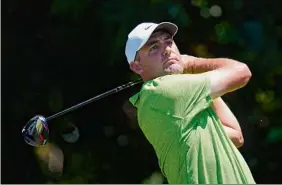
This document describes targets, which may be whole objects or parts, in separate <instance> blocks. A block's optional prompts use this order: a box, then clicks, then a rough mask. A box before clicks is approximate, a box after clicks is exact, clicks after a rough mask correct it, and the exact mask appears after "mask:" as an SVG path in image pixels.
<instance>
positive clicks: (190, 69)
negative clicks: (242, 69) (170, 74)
mask: <svg viewBox="0 0 282 185" xmlns="http://www.w3.org/2000/svg"><path fill="white" fill-rule="evenodd" d="M183 57H184V69H185V70H184V73H192V74H196V73H204V72H207V71H212V70H215V69H219V68H223V67H232V66H234V65H242V64H243V63H241V62H238V61H236V60H233V59H228V58H197V57H193V56H188V55H183Z"/></svg>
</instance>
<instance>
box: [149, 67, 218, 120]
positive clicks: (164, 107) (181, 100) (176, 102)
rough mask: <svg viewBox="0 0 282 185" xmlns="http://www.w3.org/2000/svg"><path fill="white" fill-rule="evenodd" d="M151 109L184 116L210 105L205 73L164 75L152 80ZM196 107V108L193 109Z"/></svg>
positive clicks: (208, 85)
mask: <svg viewBox="0 0 282 185" xmlns="http://www.w3.org/2000/svg"><path fill="white" fill-rule="evenodd" d="M151 85H152V86H154V87H155V90H154V91H155V93H154V94H155V98H154V99H155V101H154V102H152V104H151V106H152V108H153V109H156V110H159V111H162V112H164V113H166V114H171V115H174V116H180V117H183V116H186V115H187V114H190V113H191V111H193V112H199V111H201V110H203V109H205V108H208V107H210V106H211V105H212V103H213V102H212V99H211V97H210V80H209V78H208V77H207V75H206V74H204V73H202V74H179V75H166V76H163V77H159V78H156V79H155V80H153V82H152V84H151ZM195 109H197V110H195Z"/></svg>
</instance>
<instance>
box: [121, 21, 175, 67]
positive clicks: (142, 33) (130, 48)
mask: <svg viewBox="0 0 282 185" xmlns="http://www.w3.org/2000/svg"><path fill="white" fill-rule="evenodd" d="M159 29H162V30H165V31H167V32H168V33H170V34H171V35H172V36H174V35H175V34H176V33H177V30H178V27H177V26H176V25H175V24H173V23H170V22H162V23H159V24H156V23H151V22H144V23H141V24H139V25H137V26H136V27H135V28H134V29H133V30H132V31H131V32H130V33H129V34H128V39H127V42H126V46H125V55H126V58H127V61H128V63H129V64H130V63H131V62H133V61H134V59H135V56H136V53H137V51H138V50H139V49H141V48H142V46H144V44H145V43H146V42H147V41H148V39H149V38H150V36H151V34H152V33H153V32H154V31H155V30H159Z"/></svg>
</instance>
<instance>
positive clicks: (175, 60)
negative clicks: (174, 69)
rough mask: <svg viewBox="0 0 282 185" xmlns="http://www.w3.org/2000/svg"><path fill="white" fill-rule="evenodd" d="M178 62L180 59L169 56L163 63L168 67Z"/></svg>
mask: <svg viewBox="0 0 282 185" xmlns="http://www.w3.org/2000/svg"><path fill="white" fill-rule="evenodd" d="M176 63H178V60H177V59H176V58H169V59H168V60H166V61H165V62H164V63H163V65H164V66H167V67H168V66H170V65H172V64H176Z"/></svg>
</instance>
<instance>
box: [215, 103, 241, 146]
mask: <svg viewBox="0 0 282 185" xmlns="http://www.w3.org/2000/svg"><path fill="white" fill-rule="evenodd" d="M212 108H213V110H214V111H215V113H216V114H217V116H218V118H219V119H220V121H221V123H222V124H223V127H224V130H225V132H226V133H227V135H228V136H229V138H230V139H231V140H232V142H233V143H234V144H235V146H236V147H240V146H242V144H243V142H244V138H243V135H242V131H241V127H240V124H239V122H238V120H237V119H236V117H235V115H234V114H233V113H232V111H231V110H230V109H229V107H228V106H227V105H226V103H225V102H224V101H223V100H222V98H217V99H215V100H214V104H213V107H212Z"/></svg>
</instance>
